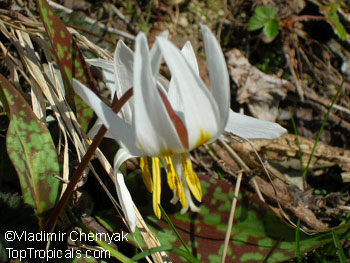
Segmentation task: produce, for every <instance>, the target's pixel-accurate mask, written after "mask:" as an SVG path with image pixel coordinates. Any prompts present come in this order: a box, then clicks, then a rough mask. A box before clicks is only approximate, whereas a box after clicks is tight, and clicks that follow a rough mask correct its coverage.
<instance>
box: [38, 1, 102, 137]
mask: <svg viewBox="0 0 350 263" xmlns="http://www.w3.org/2000/svg"><path fill="white" fill-rule="evenodd" d="M38 8H39V11H40V15H41V19H42V21H43V23H44V26H45V29H46V32H47V34H48V36H49V39H50V42H51V45H52V47H53V49H54V51H55V54H56V60H57V64H58V65H59V67H60V70H61V73H62V78H63V82H64V84H65V88H66V94H67V95H66V96H67V101H68V103H69V104H70V105H71V107H72V108H73V109H75V103H77V107H79V111H77V118H78V121H79V123H80V124H82V123H83V126H85V127H83V128H84V129H85V130H86V128H87V124H86V123H88V122H89V121H90V119H91V117H92V115H93V111H92V110H91V109H89V108H88V106H87V104H85V103H82V101H81V100H80V99H77V98H76V97H77V96H74V91H73V88H72V79H73V78H75V79H77V80H79V81H80V82H81V83H83V84H84V85H85V86H87V87H88V88H90V89H91V90H92V91H94V92H95V91H96V88H95V87H96V84H95V82H94V78H93V77H92V75H91V72H90V68H89V65H88V64H87V63H86V62H85V60H84V57H83V54H82V53H81V52H80V50H79V48H78V46H77V44H76V43H75V41H74V39H73V37H72V35H71V34H70V33H69V31H68V30H67V28H66V26H65V25H64V24H63V22H62V21H61V20H60V19H59V17H58V16H57V14H56V13H55V12H54V10H53V9H52V8H51V7H50V6H49V4H48V3H47V1H46V0H38Z"/></svg>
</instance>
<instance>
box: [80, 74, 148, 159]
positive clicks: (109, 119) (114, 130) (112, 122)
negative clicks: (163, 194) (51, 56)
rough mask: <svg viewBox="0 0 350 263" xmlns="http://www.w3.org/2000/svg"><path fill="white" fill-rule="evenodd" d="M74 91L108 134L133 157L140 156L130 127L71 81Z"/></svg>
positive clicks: (89, 91)
mask: <svg viewBox="0 0 350 263" xmlns="http://www.w3.org/2000/svg"><path fill="white" fill-rule="evenodd" d="M73 88H74V91H75V92H76V93H77V94H78V95H79V96H80V97H81V98H82V99H83V100H84V101H85V102H86V103H87V104H88V105H89V106H90V107H91V108H92V109H93V110H94V112H95V113H96V115H97V116H98V117H99V118H100V119H101V121H102V123H103V124H104V125H105V126H106V128H107V129H108V130H109V132H110V134H111V135H112V136H113V138H114V139H115V140H117V141H118V142H119V144H121V145H122V146H124V147H125V148H127V149H128V150H129V152H130V153H132V154H133V155H135V156H142V152H141V151H140V149H139V148H138V147H137V146H136V142H135V133H134V129H133V128H132V126H131V125H130V124H128V123H126V122H125V121H124V120H123V119H121V118H120V117H119V116H117V114H115V113H114V112H113V111H112V110H111V109H110V108H109V107H108V106H107V105H106V104H104V103H103V102H102V101H101V100H100V99H99V98H98V97H97V95H96V94H95V93H93V92H92V91H91V90H90V89H88V88H87V87H85V86H84V85H83V84H82V83H81V82H79V81H77V80H76V79H73Z"/></svg>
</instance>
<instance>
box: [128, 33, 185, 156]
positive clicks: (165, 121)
mask: <svg viewBox="0 0 350 263" xmlns="http://www.w3.org/2000/svg"><path fill="white" fill-rule="evenodd" d="M134 102H135V108H134V125H135V129H136V135H137V139H138V142H137V143H139V144H141V146H142V148H143V150H144V151H145V153H147V155H149V156H159V155H161V154H162V153H165V152H168V151H174V152H182V151H183V146H182V143H181V141H180V138H179V136H178V134H177V131H176V129H175V127H174V125H173V123H172V121H171V119H170V117H169V114H168V112H167V110H166V107H165V105H164V103H163V101H162V99H161V96H160V95H159V90H158V89H157V87H156V79H155V77H154V76H153V75H152V71H151V62H150V54H149V50H148V45H147V40H146V37H145V35H144V34H142V33H141V34H139V35H138V36H137V37H136V51H135V63H134Z"/></svg>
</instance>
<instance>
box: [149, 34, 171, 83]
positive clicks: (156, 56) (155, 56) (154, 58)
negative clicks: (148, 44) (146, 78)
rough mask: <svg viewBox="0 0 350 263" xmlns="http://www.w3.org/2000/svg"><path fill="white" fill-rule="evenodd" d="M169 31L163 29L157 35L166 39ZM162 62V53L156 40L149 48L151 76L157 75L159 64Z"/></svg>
mask: <svg viewBox="0 0 350 263" xmlns="http://www.w3.org/2000/svg"><path fill="white" fill-rule="evenodd" d="M168 35H169V31H168V30H165V31H163V32H162V33H160V34H159V35H158V37H163V38H165V39H168ZM161 62H162V53H161V52H160V49H159V46H158V44H157V41H156V42H155V43H154V44H153V47H152V48H151V67H152V73H153V76H155V77H157V76H158V73H159V68H160V64H161Z"/></svg>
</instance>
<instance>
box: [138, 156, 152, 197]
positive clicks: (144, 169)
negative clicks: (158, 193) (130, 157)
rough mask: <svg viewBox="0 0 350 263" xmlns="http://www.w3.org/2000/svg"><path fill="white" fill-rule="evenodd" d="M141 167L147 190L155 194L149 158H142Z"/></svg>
mask: <svg viewBox="0 0 350 263" xmlns="http://www.w3.org/2000/svg"><path fill="white" fill-rule="evenodd" d="M140 167H141V171H142V179H143V182H144V184H145V185H146V187H147V190H148V191H150V192H151V193H152V192H153V182H152V176H151V171H150V170H149V165H148V160H147V157H141V158H140Z"/></svg>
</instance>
